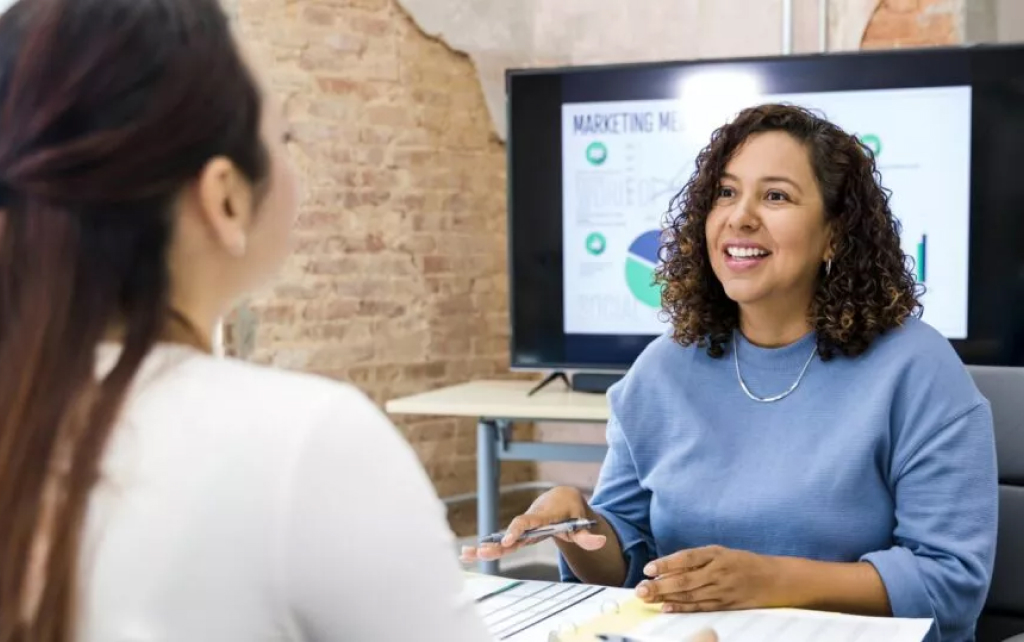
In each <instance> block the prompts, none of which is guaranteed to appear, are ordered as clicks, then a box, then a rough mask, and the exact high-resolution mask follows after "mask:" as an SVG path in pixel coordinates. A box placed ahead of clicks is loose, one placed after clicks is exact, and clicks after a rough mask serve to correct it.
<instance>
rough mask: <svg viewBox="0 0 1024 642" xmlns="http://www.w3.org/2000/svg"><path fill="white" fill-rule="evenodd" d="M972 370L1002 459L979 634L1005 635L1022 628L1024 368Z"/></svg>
mask: <svg viewBox="0 0 1024 642" xmlns="http://www.w3.org/2000/svg"><path fill="white" fill-rule="evenodd" d="M968 370H969V371H970V373H971V376H972V377H974V382H975V383H976V384H977V386H978V389H979V390H980V391H981V394H983V395H984V396H985V397H986V398H987V399H988V401H989V403H990V404H991V405H992V415H993V420H994V426H995V438H996V458H997V460H998V462H999V541H998V544H997V546H996V563H995V572H994V573H993V576H992V588H991V589H990V590H989V594H988V600H987V602H986V604H985V611H986V613H985V616H984V618H983V621H982V622H979V626H978V639H979V640H983V639H985V638H988V639H1003V638H1005V637H1007V636H1009V635H1011V634H1015V633H1024V368H1001V367H994V366H969V367H968ZM986 629H987V630H989V631H991V632H992V634H991V635H983V631H984V630H986Z"/></svg>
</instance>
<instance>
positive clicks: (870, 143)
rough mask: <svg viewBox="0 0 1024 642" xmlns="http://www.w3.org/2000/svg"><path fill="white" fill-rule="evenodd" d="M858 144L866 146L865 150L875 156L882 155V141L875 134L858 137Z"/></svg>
mask: <svg viewBox="0 0 1024 642" xmlns="http://www.w3.org/2000/svg"><path fill="white" fill-rule="evenodd" d="M860 142H862V143H864V144H865V145H867V148H868V149H870V150H871V153H872V154H874V155H875V156H879V155H881V153H882V139H881V138H879V137H878V136H877V135H876V134H864V135H863V136H861V137H860Z"/></svg>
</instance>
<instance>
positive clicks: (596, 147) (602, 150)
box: [587, 142, 608, 166]
mask: <svg viewBox="0 0 1024 642" xmlns="http://www.w3.org/2000/svg"><path fill="white" fill-rule="evenodd" d="M606 160H608V148H607V147H605V145H604V143H601V142H593V143H590V144H589V145H587V162H588V163H590V164H591V165H595V166H597V165H603V164H604V162H605V161H606Z"/></svg>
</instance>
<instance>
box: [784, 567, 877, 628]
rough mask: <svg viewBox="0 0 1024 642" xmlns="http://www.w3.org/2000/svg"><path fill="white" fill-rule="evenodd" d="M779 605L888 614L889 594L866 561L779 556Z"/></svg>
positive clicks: (856, 612) (868, 613)
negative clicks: (780, 602)
mask: <svg viewBox="0 0 1024 642" xmlns="http://www.w3.org/2000/svg"><path fill="white" fill-rule="evenodd" d="M777 559H778V562H779V573H778V578H779V580H780V586H779V589H780V593H779V597H780V601H782V604H779V606H788V607H795V608H804V609H815V610H819V611H838V612H843V613H854V614H858V615H880V616H888V615H892V608H891V607H890V605H889V595H888V593H887V592H886V590H885V584H884V583H883V582H882V578H881V576H880V575H879V574H878V571H876V570H875V567H874V566H872V565H871V564H869V563H867V562H855V563H841V562H817V561H814V560H808V559H803V558H796V557H780V558H777Z"/></svg>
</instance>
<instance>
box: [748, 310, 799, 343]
mask: <svg viewBox="0 0 1024 642" xmlns="http://www.w3.org/2000/svg"><path fill="white" fill-rule="evenodd" d="M811 330H812V327H811V323H810V321H809V320H808V318H807V315H806V314H802V315H799V316H797V315H794V314H792V313H789V314H768V313H767V312H766V311H762V310H744V309H743V308H742V307H741V308H740V332H742V333H743V336H744V337H746V339H747V341H749V342H750V343H752V344H754V345H756V346H760V347H762V348H780V347H782V346H788V345H789V344H791V343H796V342H797V341H799V340H800V339H801V338H802V337H804V336H805V335H806V334H807V333H808V332H810V331H811Z"/></svg>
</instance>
